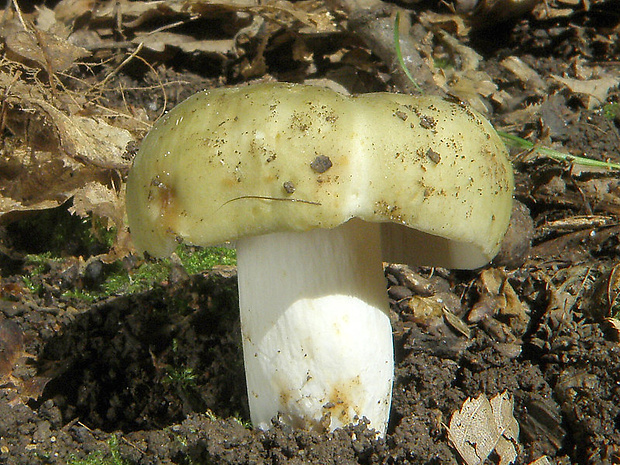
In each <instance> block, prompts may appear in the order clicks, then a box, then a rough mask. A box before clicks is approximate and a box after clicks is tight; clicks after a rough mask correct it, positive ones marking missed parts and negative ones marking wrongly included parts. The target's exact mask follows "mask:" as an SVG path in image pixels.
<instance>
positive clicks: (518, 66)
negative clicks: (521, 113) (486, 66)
mask: <svg viewBox="0 0 620 465" xmlns="http://www.w3.org/2000/svg"><path fill="white" fill-rule="evenodd" d="M500 65H502V66H503V67H504V68H506V69H507V70H508V71H510V72H511V73H512V74H514V75H515V76H516V77H517V79H519V81H521V82H522V83H523V84H524V85H525V86H526V87H527V88H528V89H531V90H533V91H534V92H535V93H537V94H539V95H542V94H543V93H544V92H545V91H546V90H547V84H546V83H545V81H543V80H542V78H541V77H540V75H539V74H538V72H536V71H535V70H534V69H533V68H531V67H529V66H528V65H527V64H526V63H524V62H523V60H521V59H520V58H519V57H516V56H509V57H506V58H504V59H503V60H502V61H501V62H500Z"/></svg>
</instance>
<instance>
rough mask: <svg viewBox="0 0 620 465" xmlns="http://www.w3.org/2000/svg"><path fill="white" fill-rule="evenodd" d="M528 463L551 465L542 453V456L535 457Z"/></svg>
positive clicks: (531, 464)
mask: <svg viewBox="0 0 620 465" xmlns="http://www.w3.org/2000/svg"><path fill="white" fill-rule="evenodd" d="M529 465H551V462H550V461H549V458H548V457H547V456H546V455H543V456H542V457H540V458H537V459H536V460H534V461H533V462H530V464H529Z"/></svg>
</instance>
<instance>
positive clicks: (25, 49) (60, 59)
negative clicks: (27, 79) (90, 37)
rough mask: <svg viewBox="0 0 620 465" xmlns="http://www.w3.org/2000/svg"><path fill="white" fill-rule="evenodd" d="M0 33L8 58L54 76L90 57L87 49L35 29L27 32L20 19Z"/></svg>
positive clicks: (6, 25) (9, 24)
mask: <svg viewBox="0 0 620 465" xmlns="http://www.w3.org/2000/svg"><path fill="white" fill-rule="evenodd" d="M0 34H1V35H2V38H3V39H4V42H5V46H6V54H7V57H9V58H10V59H12V60H14V61H18V62H20V63H23V64H25V65H26V66H30V67H36V68H40V69H42V70H44V71H48V72H52V73H57V72H60V71H65V70H66V69H68V68H70V67H71V66H72V65H73V64H74V63H75V61H76V60H79V59H81V58H84V57H87V56H89V55H90V52H89V51H88V50H86V49H83V48H81V47H77V46H75V45H73V44H71V43H69V42H68V41H67V40H65V39H63V38H61V37H58V36H56V35H55V34H52V33H49V32H46V31H42V30H40V29H38V28H36V27H35V26H33V27H32V29H31V30H26V29H24V27H23V26H22V25H21V24H20V23H19V22H18V21H17V20H13V21H10V22H7V23H5V24H4V26H3V27H2V29H1V31H0Z"/></svg>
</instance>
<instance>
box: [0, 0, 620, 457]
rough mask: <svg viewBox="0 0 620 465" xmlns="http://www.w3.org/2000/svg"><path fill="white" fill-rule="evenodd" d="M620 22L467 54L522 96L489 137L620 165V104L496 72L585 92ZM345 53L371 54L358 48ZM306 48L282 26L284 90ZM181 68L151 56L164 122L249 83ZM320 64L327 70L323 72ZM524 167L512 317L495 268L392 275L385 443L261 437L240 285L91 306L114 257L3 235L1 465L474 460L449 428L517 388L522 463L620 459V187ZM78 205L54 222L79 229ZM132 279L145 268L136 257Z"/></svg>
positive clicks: (190, 281) (531, 160)
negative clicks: (583, 85) (106, 259)
mask: <svg viewBox="0 0 620 465" xmlns="http://www.w3.org/2000/svg"><path fill="white" fill-rule="evenodd" d="M404 3H408V2H404ZM567 5H568V3H567ZM417 8H418V10H419V11H418V12H421V11H422V10H423V9H424V8H423V7H420V6H418V7H417ZM437 8H439V7H437ZM567 8H568V7H567ZM619 25H620V8H618V4H617V3H614V2H594V4H593V6H592V8H591V9H590V10H585V9H578V10H575V11H574V12H573V13H572V14H570V15H568V16H561V17H558V18H556V19H536V18H534V17H533V16H530V15H526V16H524V17H520V18H518V19H516V20H515V21H514V22H513V23H510V24H506V23H502V24H500V25H497V26H495V27H494V28H491V29H481V30H478V31H474V32H472V33H471V34H470V35H469V37H468V38H465V39H462V40H464V41H465V42H467V43H468V45H469V46H470V47H473V48H474V49H476V50H477V51H478V52H479V53H480V54H481V55H482V57H483V58H482V60H483V64H482V65H481V69H482V70H483V71H484V72H486V73H487V74H488V76H490V77H491V78H492V80H493V82H494V83H496V84H497V85H498V88H499V89H501V90H503V91H505V92H506V93H508V94H510V95H511V99H508V100H507V101H506V102H503V103H500V102H497V101H495V102H491V103H490V107H491V108H493V112H492V114H491V115H490V118H491V119H492V120H493V123H494V124H496V126H497V127H498V128H505V129H510V130H511V131H513V132H514V133H516V134H519V135H520V136H523V137H528V138H531V139H532V140H535V141H537V142H540V143H541V144H546V145H553V147H554V148H558V149H561V150H563V151H566V152H568V153H571V154H573V155H586V156H588V157H591V158H593V159H598V160H607V161H612V162H616V163H618V162H620V151H619V148H620V134H619V127H620V111H618V112H617V113H615V114H614V113H613V109H614V108H616V107H615V106H613V105H612V104H614V103H616V102H617V100H618V98H619V94H618V89H617V88H615V90H614V89H612V91H611V92H610V94H609V95H608V96H607V100H606V102H604V103H607V104H610V105H612V106H608V107H607V109H608V110H609V111H603V109H602V107H601V105H600V104H599V105H594V106H592V107H591V108H589V107H588V103H587V99H586V98H585V97H584V95H583V94H580V93H573V92H571V91H569V90H567V89H566V88H565V87H562V86H560V85H559V84H558V85H556V86H551V87H549V88H548V89H546V90H545V91H544V92H536V91H535V90H533V88H532V87H531V86H530V83H528V82H524V81H523V80H520V79H519V78H517V77H516V76H515V75H514V74H512V73H510V72H509V71H507V70H506V68H505V67H503V66H502V65H500V62H501V61H502V60H503V59H504V58H506V57H508V56H517V57H519V58H520V59H521V60H522V61H524V62H525V63H527V64H528V65H529V67H531V68H532V69H533V70H535V71H536V72H537V73H539V74H540V75H541V76H549V75H551V74H553V75H558V76H562V75H566V76H574V75H575V69H576V68H580V69H581V68H586V69H585V70H581V71H578V74H579V73H582V74H583V75H584V76H585V75H586V74H588V73H589V69H588V67H594V66H597V67H599V68H600V69H601V70H602V71H601V72H603V71H604V72H615V73H616V74H615V76H616V77H618V76H619V74H618V61H617V60H618V57H619V56H620V45H619V44H620V41H619V40H618V31H619ZM314 40H315V42H312V44H311V46H312V47H316V50H320V51H321V53H323V56H327V55H328V54H330V53H333V52H334V51H335V50H337V49H338V45H336V44H334V43H331V42H329V41H328V40H327V39H326V38H325V37H323V38H315V39H314ZM330 40H332V41H336V42H337V43H340V42H344V43H346V44H347V47H359V46H360V45H359V41H358V40H356V39H355V38H354V35H353V36H350V35H347V36H346V37H343V36H341V35H334V36H333V37H332V38H331V39H330ZM276 45H277V47H276ZM298 45H299V43H298V42H296V39H295V37H293V36H287V35H286V32H285V31H283V32H281V34H280V35H278V36H277V37H275V38H274V39H273V43H272V44H271V48H270V49H269V50H270V52H268V53H267V55H266V57H267V60H268V68H269V70H270V73H271V75H272V76H275V77H279V78H283V79H286V78H290V77H291V76H300V75H303V74H305V73H307V72H308V69H307V66H308V65H307V63H306V64H303V65H302V64H300V62H289V63H287V64H286V65H284V64H281V63H280V61H281V60H284V59H285V58H286V57H288V56H289V55H290V56H293V55H294V54H293V48H294V47H297V46H298ZM306 46H308V47H309V46H310V45H308V44H306ZM284 52H286V53H284ZM295 53H297V49H295ZM317 53H318V52H317ZM366 53H367V58H366V60H367V61H366V62H365V66H366V67H365V68H364V69H363V71H360V75H361V76H362V77H361V80H362V81H364V82H365V86H366V87H380V86H381V80H382V79H385V71H386V69H385V68H384V67H382V65H381V64H380V62H379V60H378V58H377V57H376V56H374V55H371V54H370V51H367V52H366ZM278 57H279V58H278ZM149 58H150V57H149V56H146V57H145V60H147V59H149ZM159 58H161V57H159ZM183 59H184V60H188V61H183V60H181V61H179V60H180V58H179V57H178V56H177V57H175V58H174V60H177V61H174V60H173V59H171V61H169V62H168V63H167V65H166V66H167V67H165V66H164V65H162V64H161V63H160V64H157V63H156V60H153V63H155V64H154V66H161V76H160V77H163V79H165V80H166V81H168V82H183V83H184V84H183V85H180V84H175V85H171V86H170V87H168V88H167V95H168V97H169V100H168V106H169V107H170V106H172V105H174V104H175V103H177V102H178V101H179V100H181V99H182V98H184V97H186V96H187V95H189V94H191V93H192V92H193V91H194V90H196V89H199V88H202V87H207V86H209V85H212V84H213V82H214V79H216V78H219V79H220V80H221V81H222V82H226V83H229V84H233V83H235V82H239V81H241V80H243V79H242V76H241V75H240V74H236V73H237V71H236V69H235V68H234V67H232V68H230V69H227V70H221V69H220V68H218V67H217V66H216V64H214V63H213V62H211V61H209V63H210V67H208V72H204V73H202V74H201V73H199V72H197V70H196V69H194V68H193V67H192V66H190V65H189V64H188V63H189V62H191V60H189V59H188V58H187V56H185V57H184V58H183ZM205 60H207V59H206V58H205ZM207 61H208V60H207ZM317 62H318V64H319V65H320V66H319V71H317V72H320V71H321V66H322V67H328V65H327V64H326V63H325V62H324V61H320V62H319V61H318V60H317ZM369 67H370V68H371V69H369ZM214 70H215V71H214ZM218 70H219V71H218ZM125 73H126V74H125ZM145 73H146V71H145V69H142V68H141V67H139V66H138V67H136V68H135V69H134V68H129V69H127V70H124V71H123V73H121V75H120V76H119V77H117V79H119V80H124V82H126V83H127V84H128V85H127V86H126V87H127V88H128V89H130V88H131V87H132V86H131V85H129V84H133V83H136V82H140V83H143V84H144V83H149V79H150V80H151V81H152V79H153V78H152V76H151V77H149V75H148V73H146V74H145ZM227 73H228V74H227ZM369 82H370V83H371V84H370V85H369V84H368V83H369ZM384 86H385V87H387V86H386V85H384ZM124 97H125V98H126V99H128V100H129V101H130V103H131V104H132V105H135V106H136V107H145V108H148V109H149V113H150V114H151V116H154V115H155V113H156V111H155V109H159V108H161V105H163V103H164V102H163V99H162V100H161V101H159V100H158V99H161V96H160V95H145V94H144V92H142V93H141V92H139V91H132V90H128V91H127V92H126V94H125V96H124ZM616 110H617V108H616ZM610 111H611V113H610ZM513 154H514V165H515V171H516V182H517V188H516V199H517V200H518V201H519V202H520V203H519V212H520V213H518V214H516V215H515V218H516V219H515V222H514V225H515V226H514V228H515V229H514V230H513V231H512V233H511V234H510V235H509V236H508V238H509V239H507V244H506V245H505V250H504V252H503V253H502V256H501V257H500V258H498V259H497V261H496V263H495V264H493V265H490V266H489V268H488V269H489V270H495V271H496V272H497V273H500V275H501V277H502V279H504V280H505V282H506V283H508V284H507V286H508V287H509V288H510V289H512V290H514V295H516V296H517V301H516V302H515V301H511V302H512V303H509V304H507V303H506V302H507V300H506V299H508V300H510V297H507V296H508V295H509V292H508V291H505V290H504V291H502V292H505V293H504V294H501V295H497V294H496V295H492V293H490V292H489V290H488V289H487V288H485V285H484V282H483V277H482V273H483V272H482V270H478V271H471V272H457V271H449V270H441V269H439V270H437V269H435V270H432V269H415V270H413V271H411V270H406V269H403V268H402V267H398V266H393V265H387V266H386V276H387V278H388V284H389V293H390V298H391V304H392V315H391V316H392V321H393V328H394V343H395V348H396V355H397V360H396V379H395V384H394V397H393V406H392V413H391V421H390V426H389V431H388V434H387V435H386V437H385V438H384V439H376V438H375V435H374V433H373V432H372V431H369V430H368V429H367V428H366V427H365V425H363V424H361V425H357V426H351V427H348V428H345V429H342V430H337V431H335V432H333V433H329V434H327V433H316V432H303V431H290V430H289V429H288V428H287V427H286V426H284V425H282V424H280V423H278V421H277V419H274V427H273V429H272V430H270V431H268V432H261V431H257V430H253V429H252V428H251V425H250V422H249V413H248V407H247V403H246V398H245V397H246V393H245V379H244V372H243V364H242V354H241V338H240V330H239V324H238V311H237V297H236V296H237V291H236V274H235V270H234V268H232V267H216V268H215V269H213V270H211V271H208V272H204V273H199V274H194V275H187V274H186V273H185V272H184V270H183V269H182V268H179V267H172V269H171V270H172V271H171V272H170V274H169V276H168V277H167V278H166V279H164V280H162V281H161V282H159V283H158V284H156V285H155V286H153V288H151V289H149V290H146V291H143V292H139V293H133V294H129V295H121V296H108V297H102V298H100V299H96V300H95V301H89V300H85V299H83V298H81V297H80V296H77V295H75V294H71V293H68V292H66V291H68V290H85V289H86V290H88V289H97V286H98V285H99V284H100V281H101V279H102V278H101V276H102V274H103V273H106V272H107V271H106V270H109V267H111V266H113V265H108V264H102V263H100V262H95V263H98V264H95V265H92V267H86V266H84V260H88V259H89V258H90V257H95V256H96V255H97V254H100V253H103V251H102V250H101V249H102V247H103V248H105V247H104V246H102V245H101V244H99V245H97V246H96V247H94V248H93V246H92V244H91V245H83V242H80V241H81V239H80V238H76V239H75V240H76V243H75V244H74V243H73V242H71V241H70V240H65V239H63V240H61V241H60V243H56V242H55V243H53V244H52V241H53V237H52V235H50V236H49V237H48V236H45V237H44V236H35V237H34V239H33V236H32V231H31V229H29V228H28V227H20V224H26V225H27V224H30V223H20V221H22V222H23V221H25V220H24V219H19V221H17V222H16V223H13V224H11V225H10V226H6V225H5V226H4V230H3V235H4V237H3V246H2V250H3V252H2V260H0V274H1V278H0V297H1V299H0V375H1V376H2V377H1V378H0V382H1V383H0V464H6V465H17V464H19V465H21V464H38V463H50V464H65V463H112V464H117V465H118V464H263V463H269V464H285V463H286V464H301V463H315V464H383V463H386V464H442V465H445V464H458V463H462V462H461V461H460V458H459V455H458V453H457V452H456V450H455V449H454V448H453V447H452V446H451V445H450V443H449V441H448V439H447V429H446V425H447V424H448V423H449V420H450V416H451V415H452V413H453V412H455V411H457V410H458V409H460V408H461V406H462V404H463V402H464V401H465V400H466V399H467V398H468V397H477V396H478V395H479V394H481V393H484V394H485V395H486V396H487V397H489V398H491V397H492V396H494V395H496V394H498V393H501V392H503V391H508V392H509V393H510V394H511V395H512V396H513V397H514V415H515V418H516V419H517V421H518V423H519V426H520V437H519V442H518V452H519V454H518V458H517V460H516V462H515V463H518V464H528V463H531V462H533V461H534V460H536V459H539V458H540V457H542V456H545V455H546V456H547V457H548V458H549V460H550V463H555V464H612V463H620V345H619V344H618V332H617V331H616V330H614V328H613V319H610V318H613V317H615V316H616V313H617V312H618V311H620V306H619V305H618V303H617V301H616V299H617V297H618V294H619V293H620V279H619V278H618V272H617V271H616V269H615V268H614V267H615V266H616V265H617V264H618V259H619V258H620V236H619V234H620V226H619V223H618V217H619V216H620V181H619V179H618V177H617V174H613V173H611V172H608V171H607V170H605V169H600V168H587V167H583V166H579V165H571V164H569V163H560V162H557V161H552V160H549V159H546V158H541V157H538V156H535V155H533V154H531V153H518V152H517V151H514V153H513ZM616 173H617V172H616ZM67 207H68V205H64V206H62V207H60V209H59V210H60V211H61V213H60V216H59V218H60V219H59V220H58V223H62V222H63V221H69V220H67V215H63V213H62V212H65V211H66V208H67ZM33 215H34V217H35V218H37V215H40V214H39V213H35V214H33ZM63 218H64V219H63ZM31 220H32V217H31V218H29V219H28V221H31ZM41 221H43V220H41ZM76 227H77V226H76ZM71 228H73V226H71ZM530 243H531V245H532V247H531V248H530ZM50 250H53V251H54V254H56V255H58V256H61V257H62V258H61V259H56V260H49V261H47V262H46V263H45V264H44V265H43V266H42V267H40V266H38V265H33V264H32V262H31V261H28V259H27V258H26V256H27V254H32V253H42V252H45V251H50ZM78 257H82V258H78ZM89 263H90V262H89ZM121 263H122V265H120V266H123V267H125V269H127V270H129V272H130V273H131V272H132V271H133V270H135V269H136V267H137V265H138V264H139V263H141V259H138V258H136V257H135V256H128V257H126V258H125V259H124V261H122V262H121ZM510 295H512V294H510ZM415 296H418V297H419V296H422V297H424V298H427V299H431V300H432V299H437V301H441V302H443V303H444V309H445V310H446V311H448V312H450V313H451V314H453V315H455V316H456V317H458V318H459V319H460V320H461V321H462V322H466V324H465V327H466V328H467V331H466V334H465V333H463V331H462V330H459V327H455V325H454V324H451V322H450V320H447V319H446V318H445V317H444V315H443V313H442V312H439V314H425V315H420V314H418V313H416V311H415V309H414V306H413V304H412V302H414V297H415ZM502 299H504V300H502ZM502 302H503V303H502ZM502 305H503V307H502ZM500 307H502V308H506V307H509V308H510V309H511V310H513V312H512V313H510V312H507V313H505V312H504V313H503V312H502V311H500V310H498V309H499V308H500ZM457 326H458V325H457ZM87 458H88V459H89V460H90V462H81V461H80V460H85V459H87ZM98 460H99V461H98ZM487 463H498V458H497V457H494V456H491V457H490V458H489V459H488V462H487Z"/></svg>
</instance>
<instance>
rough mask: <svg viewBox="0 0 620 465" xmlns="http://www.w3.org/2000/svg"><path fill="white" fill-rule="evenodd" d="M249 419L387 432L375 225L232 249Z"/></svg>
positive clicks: (353, 223)
mask: <svg viewBox="0 0 620 465" xmlns="http://www.w3.org/2000/svg"><path fill="white" fill-rule="evenodd" d="M237 269H238V275H239V301H240V302H239V303H240V311H241V329H242V334H243V351H244V359H245V368H246V378H247V385H248V397H249V405H250V414H251V418H252V422H253V423H254V425H255V426H257V427H259V428H261V429H268V428H269V427H270V426H271V420H272V418H273V417H275V416H276V415H279V417H280V420H281V421H283V422H284V423H286V424H289V425H291V426H292V427H294V428H301V429H314V430H319V431H323V430H333V429H334V428H337V427H340V426H344V425H347V424H350V423H355V422H357V421H359V420H361V419H362V418H363V417H366V418H367V419H368V420H369V421H370V426H371V427H372V428H374V429H375V430H377V431H378V432H379V433H380V434H381V435H383V434H384V433H385V429H386V427H387V421H388V416H389V410H390V402H391V392H392V379H393V372H394V366H393V365H394V362H393V360H394V354H393V343H392V331H391V325H390V320H389V316H388V312H389V305H388V300H387V292H386V285H385V277H384V275H383V267H382V262H381V244H380V232H379V225H378V224H372V223H364V222H362V221H359V220H350V221H349V222H347V223H345V224H343V225H341V226H339V227H338V228H335V229H330V230H321V229H316V230H312V231H308V232H300V233H275V234H269V235H265V236H258V237H250V238H245V239H242V240H240V241H239V242H238V244H237Z"/></svg>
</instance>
